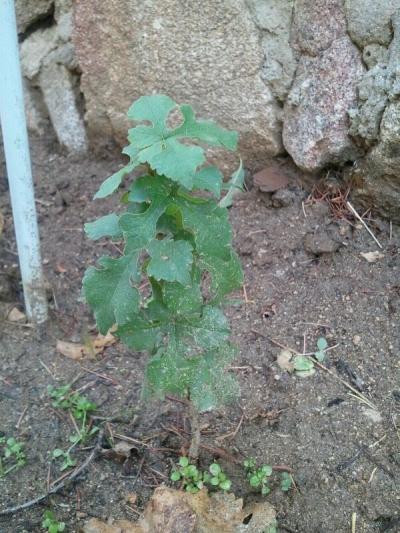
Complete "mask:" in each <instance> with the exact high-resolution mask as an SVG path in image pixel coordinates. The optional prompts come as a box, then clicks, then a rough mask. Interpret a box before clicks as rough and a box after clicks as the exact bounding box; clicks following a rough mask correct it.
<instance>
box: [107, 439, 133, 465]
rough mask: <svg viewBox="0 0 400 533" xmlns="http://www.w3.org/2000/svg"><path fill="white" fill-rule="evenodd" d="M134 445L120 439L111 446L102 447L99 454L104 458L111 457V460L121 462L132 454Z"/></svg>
mask: <svg viewBox="0 0 400 533" xmlns="http://www.w3.org/2000/svg"><path fill="white" fill-rule="evenodd" d="M133 449H134V446H132V444H129V443H128V442H125V441H121V442H117V443H116V444H115V446H113V447H112V448H104V449H102V450H101V455H102V456H103V457H105V458H106V459H112V460H113V461H118V462H120V463H123V462H124V461H126V460H127V459H129V457H130V456H131V454H132V450H133Z"/></svg>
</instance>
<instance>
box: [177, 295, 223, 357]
mask: <svg viewBox="0 0 400 533" xmlns="http://www.w3.org/2000/svg"><path fill="white" fill-rule="evenodd" d="M229 333H230V330H229V324H228V320H227V319H226V317H225V315H224V314H223V312H222V311H221V310H220V309H219V308H217V307H212V306H208V305H207V306H204V308H203V314H202V315H201V316H197V315H194V316H193V317H185V318H182V320H181V321H179V322H178V321H177V322H176V324H175V335H176V337H177V338H178V339H179V340H180V341H181V342H182V341H184V340H185V339H193V342H194V343H195V344H196V345H197V346H199V347H201V348H204V349H206V350H209V349H213V348H217V347H218V346H220V345H221V344H222V343H223V342H224V341H226V340H227V338H228V337H229Z"/></svg>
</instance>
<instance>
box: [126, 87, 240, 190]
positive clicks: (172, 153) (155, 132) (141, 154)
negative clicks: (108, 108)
mask: <svg viewBox="0 0 400 533" xmlns="http://www.w3.org/2000/svg"><path fill="white" fill-rule="evenodd" d="M177 107H179V109H180V111H181V114H182V116H183V122H182V124H180V126H178V127H177V128H174V129H170V128H168V127H167V124H166V123H167V119H168V117H169V114H170V112H171V111H172V110H173V109H175V108H177ZM128 118H130V119H132V120H135V121H149V122H150V123H151V125H150V126H147V125H146V126H145V125H138V126H136V127H134V128H132V129H130V130H129V135H128V140H129V142H130V143H131V146H132V149H133V150H134V153H135V155H136V151H137V155H136V157H137V159H138V161H140V162H141V163H148V164H149V165H150V166H151V167H152V168H153V169H154V170H156V171H157V172H158V173H159V174H160V175H164V176H167V177H168V178H171V179H173V180H174V181H177V182H178V183H181V184H182V185H184V186H185V187H186V188H188V189H192V187H193V180H194V174H195V172H196V169H197V167H199V166H200V165H202V164H203V163H204V161H205V157H204V150H203V148H201V147H200V146H193V145H187V144H183V143H181V142H180V140H181V139H193V140H198V141H203V142H205V143H207V144H210V145H212V146H222V147H225V148H227V149H229V150H233V149H235V148H236V144H237V133H236V132H229V131H227V130H225V129H223V128H220V127H219V126H218V125H216V124H214V123H213V122H208V121H199V120H196V118H195V114H194V112H193V110H192V108H191V107H190V106H188V105H182V106H178V105H177V104H176V103H175V102H174V101H173V100H172V99H171V98H169V97H168V96H165V95H160V94H158V95H151V96H143V97H141V98H139V99H138V100H137V101H136V102H134V103H133V104H132V106H131V107H130V109H129V111H128Z"/></svg>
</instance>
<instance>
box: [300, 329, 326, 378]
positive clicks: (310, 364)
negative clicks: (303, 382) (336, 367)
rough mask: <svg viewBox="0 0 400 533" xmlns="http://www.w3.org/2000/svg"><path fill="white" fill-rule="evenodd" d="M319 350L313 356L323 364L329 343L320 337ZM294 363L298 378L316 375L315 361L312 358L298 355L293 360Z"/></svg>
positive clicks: (318, 341)
mask: <svg viewBox="0 0 400 533" xmlns="http://www.w3.org/2000/svg"><path fill="white" fill-rule="evenodd" d="M317 348H318V350H317V351H316V352H315V353H314V354H313V356H314V357H315V359H316V360H317V361H319V362H320V363H322V361H323V360H324V359H325V352H326V349H327V348H328V343H327V340H326V339H325V337H320V338H319V339H318V340H317ZM293 362H294V369H295V372H296V376H299V377H302V378H305V377H309V376H312V375H313V374H315V368H314V361H313V360H312V358H311V357H309V356H307V355H296V357H295V358H294V359H293Z"/></svg>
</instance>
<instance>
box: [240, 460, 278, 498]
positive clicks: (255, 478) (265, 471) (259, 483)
mask: <svg viewBox="0 0 400 533" xmlns="http://www.w3.org/2000/svg"><path fill="white" fill-rule="evenodd" d="M243 466H244V468H245V470H246V472H247V479H248V480H249V483H250V486H251V487H253V488H255V489H260V491H261V494H262V495H263V496H266V495H267V494H269V493H270V492H271V489H270V487H269V485H268V483H269V477H270V476H271V474H272V467H271V466H270V465H262V466H261V467H260V468H257V465H256V461H255V459H253V458H252V457H250V458H249V459H246V460H245V461H244V462H243Z"/></svg>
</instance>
